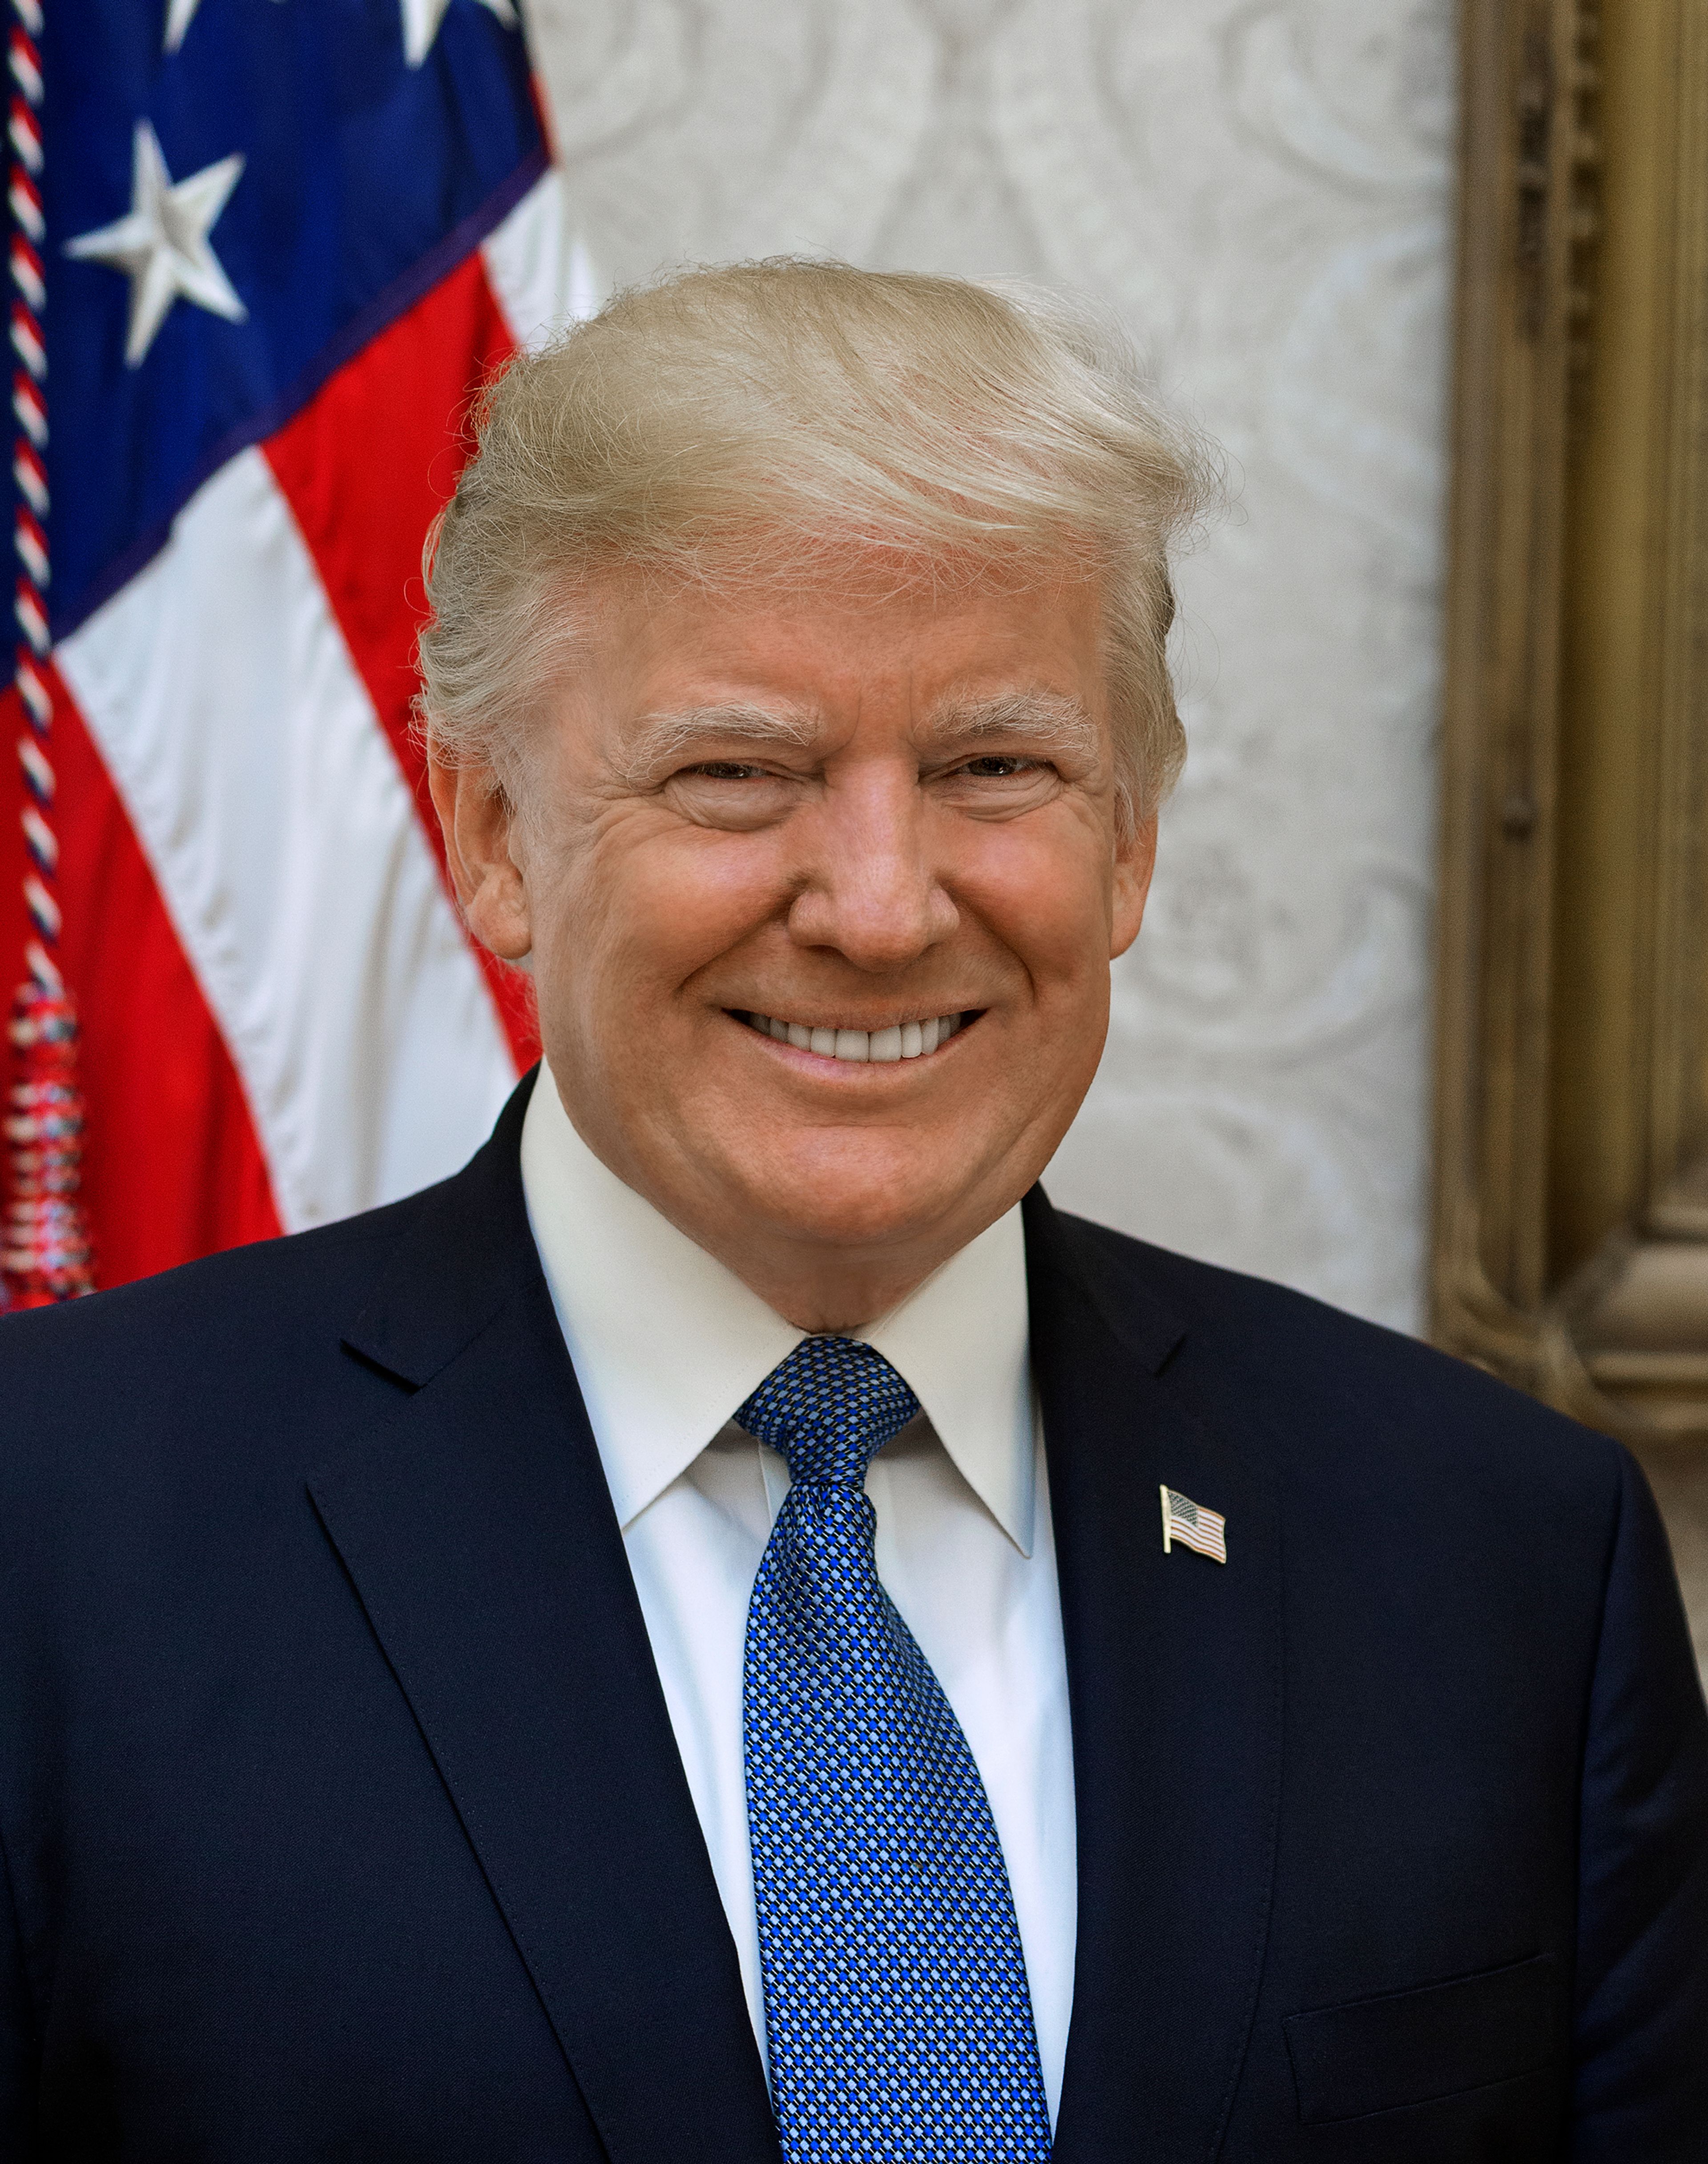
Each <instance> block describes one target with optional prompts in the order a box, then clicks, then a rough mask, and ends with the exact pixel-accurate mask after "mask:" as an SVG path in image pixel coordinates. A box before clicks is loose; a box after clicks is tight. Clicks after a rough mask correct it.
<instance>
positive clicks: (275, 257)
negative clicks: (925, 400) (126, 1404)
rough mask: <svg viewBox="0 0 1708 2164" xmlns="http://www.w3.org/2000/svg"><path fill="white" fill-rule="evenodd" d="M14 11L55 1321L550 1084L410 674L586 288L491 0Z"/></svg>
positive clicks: (7, 980) (12, 1149)
mask: <svg viewBox="0 0 1708 2164" xmlns="http://www.w3.org/2000/svg"><path fill="white" fill-rule="evenodd" d="M0 4H6V5H9V7H10V8H11V10H12V15H13V19H12V22H11V24H10V25H9V34H10V45H9V49H8V60H9V67H10V76H11V82H10V93H11V108H10V109H11V118H10V126H9V159H10V176H9V191H8V207H9V215H10V218H11V223H12V231H11V236H10V238H11V255H10V269H11V277H12V289H13V290H12V294H11V307H12V313H11V339H12V347H13V431H14V434H13V461H12V477H13V526H12V531H13V544H14V554H15V563H14V575H15V604H14V614H15V618H16V632H15V637H16V639H17V647H16V654H15V662H16V667H15V675H14V681H13V686H12V688H11V691H9V693H8V712H7V715H6V717H5V723H6V730H5V737H4V748H5V752H6V756H5V759H4V765H5V768H6V770H7V780H6V783H5V786H6V787H7V788H8V790H10V791H11V801H10V802H9V804H8V805H6V806H0V817H3V827H0V832H3V833H4V836H5V842H4V844H3V847H4V848H5V849H6V850H8V851H9V852H10V854H9V855H8V856H7V857H6V858H5V859H4V860H3V861H0V1011H4V1006H5V1001H6V1000H7V998H8V995H10V993H11V991H12V988H13V985H14V984H17V985H19V987H20V990H19V993H18V1000H17V1001H16V1002H15V1003H14V1005H13V1009H12V1028H11V1036H12V1040H13V1042H12V1048H11V1057H12V1061H13V1069H12V1076H11V1080H10V1085H9V1096H8V1114H9V1116H8V1152H7V1158H8V1169H7V1179H8V1217H7V1239H6V1251H5V1263H6V1283H7V1285H8V1291H9V1293H10V1296H11V1298H12V1299H13V1300H14V1301H18V1300H24V1301H34V1300H40V1299H44V1298H49V1297H55V1296H63V1295H64V1294H65V1292H67V1291H76V1290H78V1289H81V1288H82V1285H83V1284H86V1282H87V1279H88V1271H87V1269H86V1268H85V1266H84V1265H83V1264H82V1263H81V1262H80V1260H79V1244H78V1243H79V1242H80V1241H81V1239H82V1238H83V1237H84V1233H85V1232H86V1235H87V1238H88V1243H89V1245H90V1246H91V1247H92V1253H93V1276H94V1279H95V1281H96V1282H97V1283H99V1284H118V1283H120V1282H122V1281H123V1280H124V1279H128V1278H133V1277H136V1276H138V1275H140V1274H143V1273H144V1272H146V1271H149V1270H155V1269H159V1268H164V1267H165V1266H166V1265H168V1264H170V1263H177V1262H181V1261H183V1260H185V1259H186V1258H189V1257H191V1256H193V1255H196V1254H198V1253H204V1252H206V1251H207V1250H209V1249H212V1248H216V1247H223V1246H227V1245H229V1244H232V1243H233V1242H238V1241H242V1240H246V1239H252V1238H255V1237H261V1236H264V1235H265V1234H268V1233H271V1232H277V1231H279V1230H280V1229H281V1228H282V1229H284V1230H286V1231H290V1230H294V1229H296V1228H297V1227H299V1226H311V1225H315V1224H318V1223H321V1222H322V1221H326V1220H327V1219H331V1218H336V1217H339V1216H344V1215H346V1214H348V1212H350V1211H357V1210H360V1209H363V1208H365V1207H367V1206H368V1205H371V1204H375V1203H379V1202H382V1201H385V1200H388V1199H390V1198H391V1197H394V1196H396V1195H402V1194H404V1193H406V1192H408V1191H409V1190H412V1189H414V1188H417V1187H419V1186H421V1185H422V1184H425V1183H427V1182H428V1181H431V1180H432V1179H437V1178H439V1177H441V1176H442V1175H443V1174H446V1173H448V1172H449V1171H450V1170H452V1169H453V1168H454V1167H455V1166H456V1165H457V1164H458V1163H460V1162H461V1161H462V1159H463V1158H464V1157H465V1156H466V1155H467V1154H468V1153H469V1151H470V1150H471V1149H472V1148H474V1146H475V1145H476V1143H477V1142H479V1140H480V1138H481V1137H482V1136H483V1135H484V1134H485V1131H486V1129H487V1127H488V1126H489V1124H490V1121H491V1120H492V1118H493V1116H494V1115H495V1112H496V1111H497V1110H498V1108H499V1106H500V1104H501V1103H502V1101H503V1100H504V1098H505V1096H506V1093H507V1092H508V1090H509V1089H510V1088H511V1085H512V1083H513V1081H514V1079H515V1076H516V1072H517V1069H518V1067H519V1066H520V1065H521V1064H524V1063H525V1062H526V1061H527V1059H529V1058H531V1057H532V1051H533V1044H532V1022H531V1018H530V1013H529V1010H528V1008H527V1004H526V1001H525V1000H524V999H522V998H521V997H520V996H519V995H518V993H517V990H516V987H515V985H514V982H513V980H507V979H506V978H505V977H504V976H503V975H502V974H500V972H499V971H498V970H497V969H496V968H495V966H494V965H491V964H489V963H488V962H487V961H486V960H485V959H484V958H483V957H482V956H480V955H479V953H476V952H475V951H474V948H472V946H471V944H470V943H469V940H468V939H467V938H466V937H465V936H464V931H463V928H462V927H461V925H460V924H459V922H458V917H457V915H456V912H455V910H454V908H453V905H452V901H451V899H450V896H449V894H448V889H447V886H446V884H445V880H444V874H443V861H442V856H441V853H440V845H439V842H438V838H437V830H436V827H435V826H434V824H433V822H432V818H431V816H430V813H429V811H428V807H427V801H426V796H425V791H424V788H423V785H422V760H421V757H420V754H419V752H418V749H417V746H416V744H415V743H414V742H413V740H412V738H411V733H410V701H411V696H412V694H413V691H414V688H415V679H414V674H413V670H412V665H411V650H412V647H413V643H414V639H415V635H416V633H417V628H418V622H419V611H420V608H421V605H422V587H421V578H420V559H421V549H422V539H423V537H424V534H425V532H426V529H427V525H428V523H429V521H430V519H431V517H432V514H433V512H434V511H435V509H436V508H437V505H438V504H439V503H440V502H442V501H443V498H444V497H445V496H446V495H448V492H449V491H450V488H451V486H452V485H453V482H454V481H455V478H456V475H457V472H458V467H459V465H460V463H461V461H462V460H463V458H464V456H465V455H466V448H467V447H466V443H465V440H464V422H465V418H466V416H467V413H468V410H469V402H470V399H471V397H472V395H473V393H474V391H475V390H476V388H477V387H478V386H479V383H480V381H482V379H483V378H484V377H485V376H486V375H487V374H488V373H489V371H490V370H492V369H494V368H495V366H497V365H499V364H500V363H501V362H502V361H503V360H504V359H505V358H506V355H508V354H509V353H511V351H512V350H513V349H514V348H515V346H516V344H517V343H518V342H521V341H526V340H528V339H532V338H533V337H534V336H535V335H536V334H537V333H538V332H539V331H540V330H541V329H542V328H544V327H545V326H547V325H548V324H549V323H552V322H553V320H555V319H559V318H563V316H565V315H566V314H568V313H572V312H573V311H574V303H575V301H576V299H577V296H576V295H575V294H574V292H572V285H573V282H574V279H575V276H576V251H575V249H574V248H573V247H572V246H571V245H570V244H568V234H567V231H566V226H565V217H564V211H563V203H562V200H561V197H560V193H559V184H558V177H557V176H556V174H555V172H554V171H553V168H552V166H551V164H550V160H549V157H548V150H547V145H546V141H545V138H544V134H543V132H542V124H541V121H540V118H539V112H538V108H537V102H536V98H535V95H534V92H533V87H532V78H531V76H530V71H529V66H528V58H527V51H526V49H525V47H524V44H523V40H522V36H521V29H520V27H519V24H518V22H517V18H516V13H515V10H514V7H513V4H512V0H0ZM583 275H584V274H583ZM14 747H15V750H16V756H15V758H14V757H13V756H12V755H11V754H12V752H13V748H14ZM73 1012H75V1016H76V1030H77V1035H76V1040H75V1042H73V1041H72V1040H71V1035H70V1032H71V1027H72V1025H71V1022H70V1020H69V1019H68V1018H69V1017H70V1016H71V1015H72V1013H73ZM80 1119H81V1133H79V1132H78V1122H79V1120H80ZM80 1149H81V1165H80V1164H79V1163H78V1157H79V1152H80ZM55 1272H57V1275H55Z"/></svg>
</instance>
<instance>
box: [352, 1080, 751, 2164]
mask: <svg viewBox="0 0 1708 2164" xmlns="http://www.w3.org/2000/svg"><path fill="white" fill-rule="evenodd" d="M525 1100H526V1087H525V1088H524V1090H522V1091H521V1092H519V1093H518V1095H517V1098H516V1100H512V1104H511V1107H510V1109H509V1111H507V1112H506V1116H505V1118H504V1120H503V1121H501V1122H500V1127H499V1129H498V1131H497V1132H496V1133H495V1136H494V1137H493V1140H492V1142H490V1144H489V1145H488V1146H487V1148H486V1149H485V1151H483V1152H482V1153H481V1155H480V1156H479V1158H476V1159H475V1161H474V1164H473V1165H471V1167H470V1168H469V1170H468V1171H467V1172H465V1173H464V1174H461V1175H459V1177H458V1179H456V1180H453V1181H451V1182H449V1183H448V1184H447V1185H446V1186H445V1187H444V1188H443V1189H441V1190H437V1192H436V1193H435V1195H433V1196H432V1197H431V1198H430V1199H429V1200H428V1201H427V1204H426V1205H424V1206H423V1213H422V1221H420V1222H419V1223H418V1225H417V1227H416V1229H415V1230H414V1232H412V1233H411V1234H410V1235H408V1236H406V1239H405V1240H404V1242H402V1243H401V1247H400V1248H399V1250H398V1252H397V1253H396V1256H395V1257H394V1259H393V1261H392V1263H391V1264H390V1267H389V1268H388V1270H387V1272H386V1274H385V1278H384V1279H382V1281H381V1284H380V1287H379V1288H378V1289H377V1290H376V1292H375V1295H374V1296H373V1297H372V1298H371V1299H370V1300H369V1305H368V1306H367V1308H366V1309H365V1310H364V1313H363V1315H362V1316H361V1317H360V1318H359V1320H358V1321H357V1322H356V1323H355V1324H354V1326H353V1327H352V1329H351V1331H350V1332H349V1334H348V1338H347V1341H346V1342H347V1343H348V1346H349V1347H350V1349H351V1350H352V1351H353V1352H354V1353H356V1354H357V1356H358V1357H359V1358H362V1359H363V1360H364V1362H366V1363H369V1365H372V1366H375V1367H380V1368H384V1369H385V1370H387V1371H388V1372H390V1374H393V1375H394V1376H396V1378H397V1379H398V1380H399V1382H400V1384H401V1385H403V1386H404V1387H403V1388H401V1389H400V1393H399V1402H398V1405H397V1406H396V1410H394V1411H393V1412H392V1413H391V1414H390V1416H389V1417H387V1418H385V1419H383V1420H382V1421H380V1424H379V1425H378V1426H375V1427H374V1428H372V1429H370V1430H369V1431H365V1432H364V1433H362V1434H360V1435H359V1436H358V1437H354V1439H353V1440H352V1441H351V1442H349V1443H348V1445H347V1447H344V1448H343V1450H342V1451H341V1452H338V1455H337V1456H336V1458H333V1460H332V1461H331V1462H330V1463H327V1464H326V1465H324V1466H323V1467H322V1468H320V1469H319V1470H317V1472H316V1473H313V1474H312V1477H311V1479H310V1482H309V1486H310V1489H311V1492H312V1495H313V1498H314V1501H315V1505H316V1508H317V1510H318V1511H319V1513H320V1515H321V1519H322V1523H323V1524H324V1525H325V1526H326V1529H327V1533H328V1535H329V1536H330V1537H331V1539H332V1541H333V1544H334V1545H335V1546H336V1547H337V1549H338V1552H339V1554H340V1556H341V1557H343V1562H344V1564H345V1567H346V1568H347V1569H348V1572H349V1574H350V1577H351V1578H352V1579H353V1581H354V1584H355V1586H356V1589H357V1591H358V1593H359V1594H360V1596H361V1599H362V1601H363V1604H364V1607H365V1609H366V1611H367V1614H368V1616H369V1620H370V1622H371V1624H372V1626H373V1628H374V1631H375V1636H377V1637H378V1639H379V1641H380V1645H381V1646H382V1647H383V1648H384V1650H385V1656H386V1658H387V1660H388V1661H389V1662H390V1665H391V1668H392V1669H393V1671H394V1673H395V1674H396V1678H397V1680H398V1682H399V1683H400V1684H401V1687H402V1689H403V1690H404V1692H405V1693H406V1695H407V1697H408V1699H409V1701H410V1704H411V1708H412V1710H413V1711H414V1714H415V1716H416V1719H417V1722H418V1724H419V1725H420V1728H421V1731H422V1735H423V1736H424V1737H425V1739H426V1741H427V1747H428V1749H429V1750H430V1751H431V1752H432V1755H433V1757H434V1759H435V1761H436V1762H437V1766H438V1768H439V1772H440V1774H441V1776H442V1778H443V1781H444V1783H445V1786H446V1788H447V1789H448V1792H449V1794H450V1797H451V1799H452V1801H453V1804H455V1806H456V1809H457V1810H458V1814H459V1815H460V1816H461V1819H462V1821H463V1825H464V1829H465V1830H466V1831H467V1834H468V1836H469V1841H470V1842H471V1844H472V1845H473V1846H474V1850H475V1852H476V1854H477V1855H478V1856H479V1860H480V1863H481V1866H482V1868H483V1870H484V1871H485V1875H486V1878H487V1880H488V1883H489V1884H490V1887H491V1888H492V1892H493V1895H494V1897H495V1899H496V1901H497V1903H498V1905H499V1907H500V1909H501V1910H502V1912H503V1914H504V1917H505V1920H506V1923H507V1925H509V1928H510V1930H511V1935H512V1936H513V1937H514V1939H515V1941H516V1947H517V1950H518V1951H519V1952H520V1954H521V1958H522V1960H523V1961H524V1962H525V1963H526V1964H527V1969H528V1972H529V1973H530V1975H531V1977H532V1980H533V1983H534V1987H535V1988H536V1990H537V1992H538V1993H539V1996H540V1999H541V2001H542V2004H543V2005H544V2007H545V2009H546V2012H547V2014H548V2016H549V2018H550V2020H551V2022H552V2025H553V2029H554V2030H555V2031H556V2034H557V2036H558V2041H559V2043H560V2044H561V2046H562V2047H563V2051H564V2053H565V2055H566V2056H567V2057H568V2061H569V2063H570V2066H571V2067H572V2069H573V2071H574V2075H575V2077H576V2080H577V2082H578V2083H579V2087H580V2089H581V2092H582V2094H583V2096H584V2098H585V2101H586V2103H587V2105H588V2108H589V2110H590V2111H591V2113H592V2114H593V2117H594V2119H595V2122H596V2124H597V2125H598V2127H599V2130H600V2136H601V2138H602V2140H604V2142H605V2146H606V2148H607V2150H608V2151H609V2152H610V2156H612V2158H613V2159H614V2160H615V2164H666V2160H675V2159H677V2158H679V2157H681V2156H684V2155H685V2154H692V2155H694V2156H696V2157H697V2158H700V2159H705V2160H706V2164H713V2160H718V2159H727V2160H729V2164H736V2160H741V2164H751V2160H755V2159H762V2158H764V2157H767V2156H775V2155H776V2153H777V2151H776V2136H775V2133H774V2130H773V2122H772V2117H771V2112H770V2107H769V2104H768V2100H767V2097H766V2091H765V2084H764V2079H763V2076H762V2071H761V2068H760V2064H759V2056H758V2053H757V2050H756V2048H755V2045H754V2041H753V2034H752V2027H751V2025H750V2024H749V2021H748V2018H747V2005H746V2001H745V1999H744V1997H743V1993H742V1989H741V1978H740V1972H739V1969H738V1967H737V1963H736V1951H735V1946H734V1944H733V1941H731V1936H730V1933H729V1929H728V1925H727V1924H726V1920H725V1917H724V1912H723V1909H722V1905H721V1904H720V1899H719V1897H718V1892H717V1887H716V1883H715V1880H714V1878H713V1876H712V1872H711V1866H710V1861H709V1859H708V1857H707V1856H706V1852H705V1844H704V1841H703V1840H702V1837H701V1835H700V1830H699V1822H698V1820H697V1819H696V1816H695V1814H694V1805H693V1801H692V1799H691V1797H690V1795H689V1789H688V1784H687V1781H686V1779H685V1778H684V1773H683V1771H682V1765H681V1761H680V1758H679V1757H678V1752H677V1750H676V1746H675V1740H674V1737H673V1734H672V1731H671V1727H670V1721H669V1715H668V1712H667V1710H666V1708H665V1704H664V1699H663V1691H662V1690H661V1689H660V1687H659V1683H658V1674H657V1671H656V1669H655V1668H654V1665H653V1662H652V1651H651V1647H650V1646H649V1644H648V1641H647V1631H646V1626H645V1622H644V1620H643V1619H642V1615H641V1610H640V1605H639V1603H638V1601H637V1599H636V1596H635V1591H634V1585H633V1581H632V1579H631V1576H630V1573H629V1568H628V1563H627V1558H626V1555H625V1553H624V1550H623V1545H622V1539H621V1534H620V1532H619V1531H618V1529H617V1525H616V1516H615V1514H614V1512H613V1510H612V1509H611V1505H610V1495H609V1493H608V1491H607V1489H606V1487H605V1478H604V1473H603V1472H602V1470H601V1468H600V1462H599V1458H598V1453H597V1451H596V1448H595V1443H594V1440H593V1436H592V1433H591V1431H590V1429H589V1426H588V1423H587V1419H586V1416H585V1413H584V1410H583V1409H582V1405H581V1400H580V1395H579V1390H578V1389H577V1387H576V1383H575V1378H574V1370H573V1368H571V1366H570V1363H569V1359H568V1354H567V1352H565V1350H564V1347H563V1338H562V1336H561V1333H560V1332H559V1331H558V1325H557V1320H556V1317H555V1316H554V1314H553V1309H552V1305H551V1298H550V1295H549V1293H548V1290H547V1288H546V1284H545V1282H544V1279H543V1278H542V1274H541V1272H540V1269H539V1265H538V1261H537V1256H536V1253H535V1250H534V1247H533V1242H532V1235H531V1233H530V1232H529V1230H528V1226H527V1215H526V1210H525V1207H524V1205H523V1202H522V1197H521V1179H520V1174H519V1170H518V1166H517V1146H518V1142H519V1136H520V1128H521V1109H522V1105H523V1103H524V1102H525Z"/></svg>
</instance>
